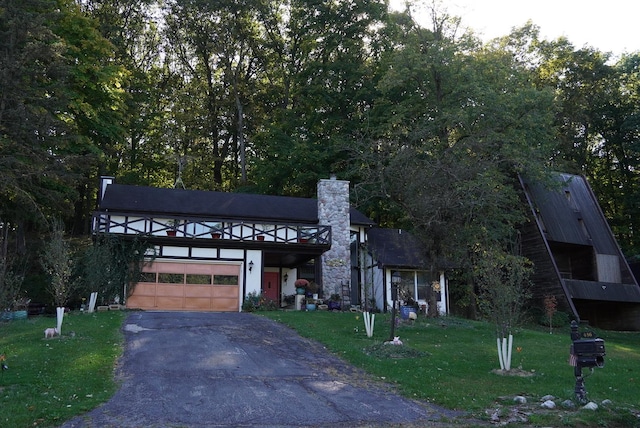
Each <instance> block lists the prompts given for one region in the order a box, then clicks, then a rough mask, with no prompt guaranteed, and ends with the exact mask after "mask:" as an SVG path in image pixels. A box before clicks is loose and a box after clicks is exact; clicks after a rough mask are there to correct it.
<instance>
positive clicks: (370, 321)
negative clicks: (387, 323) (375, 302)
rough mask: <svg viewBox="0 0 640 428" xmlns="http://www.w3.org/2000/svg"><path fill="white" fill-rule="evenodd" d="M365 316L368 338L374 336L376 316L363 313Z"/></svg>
mask: <svg viewBox="0 0 640 428" xmlns="http://www.w3.org/2000/svg"><path fill="white" fill-rule="evenodd" d="M363 315H364V329H365V331H366V332H367V337H371V336H373V327H374V325H375V320H376V314H371V313H369V312H363Z"/></svg>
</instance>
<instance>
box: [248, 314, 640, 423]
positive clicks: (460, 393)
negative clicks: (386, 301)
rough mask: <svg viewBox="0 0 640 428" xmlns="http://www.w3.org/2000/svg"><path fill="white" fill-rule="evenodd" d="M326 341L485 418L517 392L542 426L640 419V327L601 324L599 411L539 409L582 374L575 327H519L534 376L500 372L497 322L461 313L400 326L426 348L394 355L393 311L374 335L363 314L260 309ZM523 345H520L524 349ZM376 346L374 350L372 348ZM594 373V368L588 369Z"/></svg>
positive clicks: (408, 343) (408, 390) (593, 395)
mask: <svg viewBox="0 0 640 428" xmlns="http://www.w3.org/2000/svg"><path fill="white" fill-rule="evenodd" d="M260 314H262V315H265V316H267V317H269V318H272V319H274V320H277V321H280V322H282V323H285V324H287V325H289V326H291V327H293V328H294V329H296V330H297V331H298V332H299V333H300V334H301V335H303V336H306V337H309V338H313V339H316V340H318V341H320V342H322V343H323V344H324V345H325V346H326V347H327V348H328V349H329V350H331V351H332V352H334V353H336V354H338V355H340V356H341V357H343V358H344V359H345V360H347V361H349V362H350V363H352V364H354V365H356V366H358V367H360V368H363V369H365V370H366V371H368V372H370V373H371V374H373V375H374V376H376V377H378V378H380V379H384V380H385V381H388V382H392V383H394V384H396V386H397V388H398V390H399V391H400V392H401V393H402V394H403V395H405V396H407V397H410V398H416V399H420V400H425V401H428V402H431V403H434V404H438V405H441V406H443V407H446V408H449V409H455V410H464V411H469V412H471V413H472V414H473V415H474V416H475V417H479V418H486V411H487V410H488V409H500V411H501V413H505V412H507V413H508V411H509V410H510V409H514V408H515V404H514V403H513V397H514V396H516V395H523V396H525V397H527V399H528V404H527V406H526V407H527V409H526V411H531V412H533V413H534V414H532V415H531V416H530V422H533V423H535V424H536V425H538V424H539V426H608V427H615V426H620V427H622V426H625V427H628V426H640V419H639V418H638V415H640V406H639V403H640V333H620V332H610V331H597V333H598V334H599V335H600V337H602V338H603V339H605V343H606V350H607V356H606V359H605V360H606V363H605V367H604V368H603V369H596V370H595V371H594V373H593V374H592V375H590V376H589V377H587V378H586V379H585V385H586V389H587V393H588V398H589V399H590V400H591V401H594V402H596V403H598V404H600V403H601V402H602V401H603V400H605V399H608V400H611V401H612V402H613V404H612V405H611V406H609V407H608V408H605V407H603V406H600V408H599V409H598V410H597V411H595V412H593V411H586V410H571V411H567V410H564V409H563V410H555V411H548V412H546V411H540V407H539V405H540V401H539V400H540V398H541V397H543V396H544V395H549V394H550V395H553V396H554V397H556V398H557V399H556V403H557V404H559V403H560V402H562V401H564V400H566V399H573V398H574V392H573V391H574V386H575V377H574V374H573V368H572V367H571V366H569V364H568V357H569V346H570V344H571V340H570V338H569V326H567V328H565V329H555V330H554V332H553V334H550V333H549V330H548V328H547V329H545V328H537V327H533V328H531V329H519V330H518V331H515V332H514V351H513V354H514V355H513V358H512V366H513V367H514V368H517V367H518V366H521V367H522V371H523V372H526V373H527V374H528V375H529V376H527V377H525V376H503V375H499V374H496V373H495V372H494V370H495V369H499V368H500V365H499V362H498V358H497V350H496V339H495V335H494V329H493V326H492V325H489V324H486V323H482V322H474V321H468V320H464V319H457V318H452V317H447V318H439V319H426V318H421V319H419V320H418V321H417V322H413V323H409V322H404V323H402V324H401V325H400V326H399V327H398V328H397V329H396V336H400V339H401V340H402V341H403V343H404V346H405V347H408V348H411V349H413V350H415V351H420V352H421V353H422V355H419V356H411V355H410V356H408V358H389V357H384V356H381V355H380V354H378V353H376V352H375V350H376V349H377V348H379V344H380V343H382V342H384V341H386V340H388V338H389V324H390V318H389V316H388V315H383V314H378V315H377V316H376V327H375V330H374V336H373V338H368V337H367V336H366V334H365V329H364V323H363V319H362V316H361V315H360V314H354V313H331V312H318V311H317V312H261V313H260ZM516 348H520V349H521V350H520V352H517V350H516ZM372 350H373V352H372ZM586 372H588V370H586Z"/></svg>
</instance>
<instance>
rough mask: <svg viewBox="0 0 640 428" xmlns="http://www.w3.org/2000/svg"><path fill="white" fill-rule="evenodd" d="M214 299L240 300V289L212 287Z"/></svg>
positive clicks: (235, 287)
mask: <svg viewBox="0 0 640 428" xmlns="http://www.w3.org/2000/svg"><path fill="white" fill-rule="evenodd" d="M212 290H213V297H214V298H228V299H232V298H235V299H237V298H238V287H237V286H221V285H218V286H215V287H212Z"/></svg>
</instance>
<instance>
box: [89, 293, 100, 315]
mask: <svg viewBox="0 0 640 428" xmlns="http://www.w3.org/2000/svg"><path fill="white" fill-rule="evenodd" d="M96 300H98V292H97V291H94V292H93V293H91V297H89V313H92V312H93V311H94V310H95V308H96Z"/></svg>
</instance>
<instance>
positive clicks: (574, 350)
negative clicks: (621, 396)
mask: <svg viewBox="0 0 640 428" xmlns="http://www.w3.org/2000/svg"><path fill="white" fill-rule="evenodd" d="M571 341H572V344H571V350H570V353H571V356H570V359H569V361H570V364H571V365H572V366H573V372H574V374H575V377H576V386H575V394H576V398H577V400H578V401H579V402H580V403H586V401H587V390H586V389H585V387H584V377H583V376H582V369H583V368H589V369H591V371H592V372H593V368H594V367H598V368H602V367H604V356H605V355H606V352H605V347H604V340H602V339H600V338H599V337H595V334H594V333H593V332H583V333H582V334H580V333H579V332H578V323H577V322H576V321H575V320H574V321H571Z"/></svg>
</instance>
